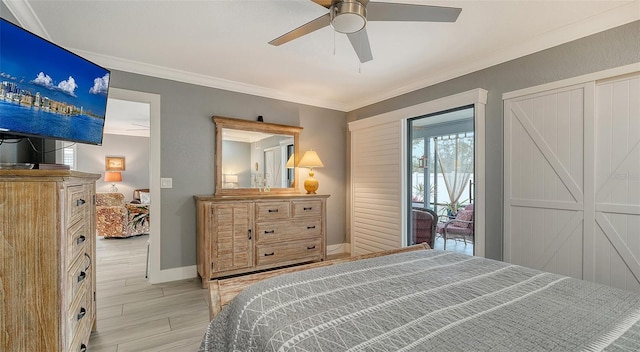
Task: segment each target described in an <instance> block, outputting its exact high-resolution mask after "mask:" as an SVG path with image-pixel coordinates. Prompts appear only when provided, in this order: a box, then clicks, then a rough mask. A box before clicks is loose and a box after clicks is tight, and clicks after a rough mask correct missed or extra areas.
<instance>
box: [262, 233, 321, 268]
mask: <svg viewBox="0 0 640 352" xmlns="http://www.w3.org/2000/svg"><path fill="white" fill-rule="evenodd" d="M321 245H322V240H321V239H320V238H317V239H309V240H306V241H291V242H287V243H278V244H266V245H258V246H257V250H256V264H257V265H258V266H260V265H268V264H274V263H285V262H289V261H301V260H316V259H322V247H321Z"/></svg>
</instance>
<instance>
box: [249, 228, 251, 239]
mask: <svg viewBox="0 0 640 352" xmlns="http://www.w3.org/2000/svg"><path fill="white" fill-rule="evenodd" d="M249 239H251V229H249Z"/></svg>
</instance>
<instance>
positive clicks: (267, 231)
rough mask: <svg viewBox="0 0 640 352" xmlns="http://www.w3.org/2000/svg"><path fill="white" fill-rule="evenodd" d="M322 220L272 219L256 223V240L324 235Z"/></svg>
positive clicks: (260, 241)
mask: <svg viewBox="0 0 640 352" xmlns="http://www.w3.org/2000/svg"><path fill="white" fill-rule="evenodd" d="M321 224H322V221H321V220H320V219H319V218H317V219H308V220H295V221H272V222H262V223H257V224H256V242H258V243H267V242H281V241H289V240H299V239H303V238H310V237H320V236H321V235H322V225H321Z"/></svg>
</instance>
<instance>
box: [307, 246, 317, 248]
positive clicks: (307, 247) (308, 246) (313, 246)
mask: <svg viewBox="0 0 640 352" xmlns="http://www.w3.org/2000/svg"><path fill="white" fill-rule="evenodd" d="M307 249H316V246H307Z"/></svg>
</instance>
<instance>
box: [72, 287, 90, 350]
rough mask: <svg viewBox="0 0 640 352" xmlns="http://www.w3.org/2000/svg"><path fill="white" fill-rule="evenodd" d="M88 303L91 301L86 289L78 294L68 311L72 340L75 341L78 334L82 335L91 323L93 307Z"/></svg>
mask: <svg viewBox="0 0 640 352" xmlns="http://www.w3.org/2000/svg"><path fill="white" fill-rule="evenodd" d="M85 287H86V285H85ZM87 303H89V302H88V297H87V294H86V291H85V292H83V294H80V293H79V294H78V295H76V297H75V299H74V300H73V303H71V307H69V310H68V312H67V337H68V339H69V340H70V341H73V340H74V338H75V337H76V336H82V335H83V332H84V331H86V327H87V326H88V324H90V323H91V307H90V306H89V305H88V304H87ZM69 340H68V341H69Z"/></svg>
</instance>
